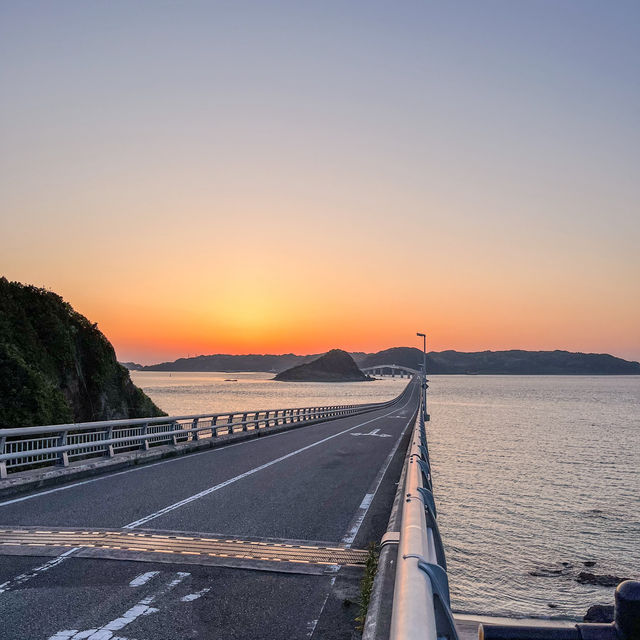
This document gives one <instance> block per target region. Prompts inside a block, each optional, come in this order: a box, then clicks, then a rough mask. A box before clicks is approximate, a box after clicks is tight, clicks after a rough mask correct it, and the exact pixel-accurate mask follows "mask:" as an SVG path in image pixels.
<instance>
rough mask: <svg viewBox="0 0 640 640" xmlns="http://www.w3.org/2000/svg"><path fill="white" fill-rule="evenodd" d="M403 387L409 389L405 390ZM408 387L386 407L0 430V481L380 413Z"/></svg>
mask: <svg viewBox="0 0 640 640" xmlns="http://www.w3.org/2000/svg"><path fill="white" fill-rule="evenodd" d="M407 388H408V387H407ZM407 388H405V389H404V390H403V392H402V393H401V394H400V395H398V396H397V397H396V398H393V399H392V400H389V401H386V402H375V403H367V404H347V405H330V406H319V407H295V408H287V409H260V410H252V411H233V412H227V413H207V414H197V415H185V416H167V417H161V418H134V419H126V420H106V421H99V422H83V423H74V424H59V425H47V426H40V427H22V428H12V429H0V479H3V478H7V477H8V474H11V473H16V472H18V471H22V470H25V469H27V468H28V469H33V468H40V467H48V466H58V465H62V466H65V467H66V466H69V464H70V463H71V462H74V461H78V460H83V459H89V458H99V457H107V458H112V457H114V456H116V455H117V454H119V453H125V452H131V451H137V450H141V449H142V450H148V449H150V448H151V447H156V446H160V445H178V444H180V443H186V442H193V441H196V440H203V439H207V438H217V437H220V436H227V435H230V434H233V433H240V432H243V431H254V430H260V429H268V428H270V427H277V426H281V425H286V424H294V423H295V424H296V425H298V426H304V425H305V424H309V423H312V422H318V421H321V420H331V419H334V418H339V417H343V416H348V415H357V414H360V413H366V412H369V411H374V410H376V409H383V408H385V407H388V406H392V405H393V404H395V403H396V402H398V401H399V400H400V399H401V398H402V397H403V396H404V395H405V393H406V392H407Z"/></svg>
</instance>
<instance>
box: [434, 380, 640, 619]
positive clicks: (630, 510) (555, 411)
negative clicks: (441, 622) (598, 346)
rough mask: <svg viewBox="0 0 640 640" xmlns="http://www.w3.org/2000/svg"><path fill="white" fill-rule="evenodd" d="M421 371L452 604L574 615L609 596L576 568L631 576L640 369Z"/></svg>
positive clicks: (639, 455) (639, 496) (637, 522)
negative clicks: (614, 372) (636, 373)
mask: <svg viewBox="0 0 640 640" xmlns="http://www.w3.org/2000/svg"><path fill="white" fill-rule="evenodd" d="M430 379H431V382H430V389H429V390H430V392H431V395H430V402H429V412H430V414H431V420H432V421H431V424H430V425H429V438H430V444H429V447H430V451H431V461H432V468H433V475H434V478H433V481H434V490H435V495H436V501H437V503H438V519H439V523H440V529H441V532H442V537H443V540H444V543H445V546H446V547H447V560H448V563H449V580H450V583H451V590H452V593H451V597H452V605H453V607H454V609H457V610H461V611H467V612H474V613H475V612H479V613H492V614H508V615H521V616H526V615H537V616H565V617H566V616H570V617H574V618H581V617H582V616H583V615H584V613H585V612H586V609H587V608H588V607H589V606H590V605H592V604H596V603H602V604H612V603H613V591H614V590H613V588H611V587H596V586H590V585H582V584H578V583H577V582H576V577H577V575H578V573H579V572H581V571H588V572H591V573H595V574H614V575H617V576H620V577H635V578H638V577H639V576H640V378H638V377H617V376H616V377H607V376H602V377H600V376H598V377H595V376H594V377H586V376H584V377H578V376H555V377H553V376H548V377H547V376H430ZM591 562H595V563H596V564H595V566H589V565H590V563H591ZM585 563H587V564H585ZM532 574H535V575H532Z"/></svg>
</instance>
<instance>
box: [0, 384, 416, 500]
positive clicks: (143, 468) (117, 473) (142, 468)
mask: <svg viewBox="0 0 640 640" xmlns="http://www.w3.org/2000/svg"><path fill="white" fill-rule="evenodd" d="M408 386H409V385H407V387H405V391H406V389H407V388H408ZM403 406H404V405H403ZM345 417H348V416H345ZM326 422H331V421H330V420H327V421H326ZM317 424H318V423H315V424H314V425H301V426H315V425H317ZM320 424H322V423H320ZM290 431H291V430H287V431H280V432H279V433H265V434H263V435H261V437H260V438H256V439H252V440H244V441H243V442H233V443H230V444H225V445H224V446H221V447H217V448H215V449H207V450H206V451H196V452H193V453H189V454H187V455H188V456H189V457H195V456H203V455H206V454H212V453H219V452H221V451H224V450H225V449H230V448H231V447H239V446H241V445H244V444H251V443H257V442H260V440H261V439H262V438H275V437H277V436H284V435H287V434H288V433H290ZM184 459H185V456H178V457H176V458H171V459H169V460H160V461H158V462H150V463H148V464H143V465H141V466H139V467H135V468H133V469H125V470H124V471H114V472H113V473H109V472H108V471H107V472H106V473H104V474H102V475H100V476H98V477H97V478H90V479H89V480H80V481H78V482H73V483H72V484H65V485H63V486H61V487H55V488H53V489H45V490H44V491H38V492H37V493H30V494H29V495H26V496H20V497H19V498H12V499H11V500H5V501H4V502H0V507H7V506H9V505H11V504H16V503H17V502H24V501H25V500H33V499H34V498H39V497H40V496H46V495H49V494H50V493H57V492H58V491H67V490H68V489H73V488H75V487H81V486H82V485H85V484H92V483H94V482H100V481H101V480H108V479H109V478H115V477H116V476H122V475H125V474H127V473H135V472H138V471H146V470H147V469H151V468H152V467H157V466H160V465H163V464H171V463H173V462H181V461H184Z"/></svg>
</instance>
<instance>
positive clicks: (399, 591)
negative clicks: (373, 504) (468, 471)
mask: <svg viewBox="0 0 640 640" xmlns="http://www.w3.org/2000/svg"><path fill="white" fill-rule="evenodd" d="M422 392H423V400H422V402H421V404H420V411H419V413H418V417H417V418H416V424H415V428H414V432H413V435H412V440H411V445H410V450H409V456H408V458H407V469H406V481H405V487H404V494H403V507H402V520H401V526H400V539H399V542H398V559H397V565H396V577H395V587H394V594H393V608H392V615H391V632H390V640H440V639H442V638H446V639H447V640H457V639H458V635H457V632H456V628H455V624H454V621H453V616H452V614H451V606H450V600H449V580H448V578H447V562H446V558H445V553H444V547H443V545H442V540H441V538H440V532H439V530H438V523H437V520H436V517H437V515H436V505H435V501H434V498H433V486H432V483H431V465H430V461H429V448H428V445H427V433H426V428H425V423H426V421H428V420H429V415H428V414H427V412H426V395H424V394H426V380H425V379H424V378H423V384H422Z"/></svg>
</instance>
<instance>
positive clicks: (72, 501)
mask: <svg viewBox="0 0 640 640" xmlns="http://www.w3.org/2000/svg"><path fill="white" fill-rule="evenodd" d="M418 397H419V389H418V385H417V383H415V382H411V383H410V384H409V386H408V387H407V391H406V392H405V395H404V397H403V398H402V399H401V401H400V402H399V403H398V404H397V405H395V406H393V407H387V408H385V409H382V410H378V411H375V412H370V413H367V414H363V415H360V416H349V417H346V418H341V419H338V420H333V421H329V422H323V423H319V424H315V425H311V426H307V427H301V428H299V429H293V430H290V431H287V432H283V433H279V434H273V435H268V436H264V437H261V438H258V439H253V440H248V441H245V442H241V443H237V444H232V445H228V446H225V447H221V448H218V449H213V450H208V451H204V452H201V453H195V454H189V455H185V456H182V457H178V458H171V459H168V460H163V461H162V462H157V463H153V464H148V465H144V466H140V467H134V468H131V469H127V470H125V471H120V472H115V473H110V474H105V475H101V476H98V477H95V478H91V479H89V480H81V481H77V482H70V483H69V484H66V485H61V486H57V487H55V488H52V489H45V490H41V491H35V492H32V493H28V494H24V495H20V496H17V497H12V498H7V499H5V500H0V617H1V619H2V623H1V627H2V628H1V634H0V635H1V637H2V638H3V639H4V640H27V639H28V640H40V639H43V640H47V639H55V640H63V639H65V640H68V639H69V640H70V639H75V640H80V639H87V638H88V639H90V640H165V639H166V640H169V639H171V640H175V639H176V638H265V639H267V638H268V639H280V638H287V639H297V638H300V639H303V638H311V637H313V638H350V637H351V634H352V630H353V628H354V623H353V619H354V618H355V616H356V615H357V614H358V609H357V605H356V604H354V603H355V601H356V600H357V598H358V590H359V589H358V583H359V580H360V577H361V575H362V562H363V561H364V559H365V557H366V554H365V552H363V551H359V550H361V549H366V547H367V545H368V543H369V542H370V541H377V540H379V539H380V537H381V535H382V534H383V533H384V531H385V528H386V522H387V519H388V516H389V511H390V508H391V503H392V500H393V495H394V493H395V490H396V483H397V480H398V478H399V476H400V469H401V465H402V458H403V456H404V452H405V451H404V450H405V448H406V447H405V445H406V441H407V438H408V434H409V432H410V427H411V424H412V422H413V420H414V418H415V413H416V411H417V408H418ZM351 549H353V551H351Z"/></svg>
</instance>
